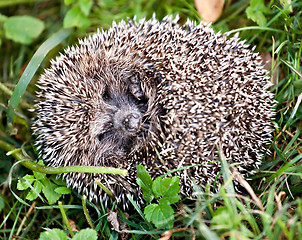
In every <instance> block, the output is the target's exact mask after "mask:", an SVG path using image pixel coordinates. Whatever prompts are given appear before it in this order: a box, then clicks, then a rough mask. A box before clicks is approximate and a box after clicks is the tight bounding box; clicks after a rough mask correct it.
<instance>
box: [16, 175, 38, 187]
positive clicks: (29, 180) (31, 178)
mask: <svg viewBox="0 0 302 240" xmlns="http://www.w3.org/2000/svg"><path fill="white" fill-rule="evenodd" d="M23 179H24V180H25V181H22V180H21V179H19V180H18V183H17V189H18V190H25V189H27V188H29V186H28V184H30V185H31V184H32V183H33V182H34V180H35V177H34V176H33V175H28V174H27V175H25V176H24V177H23ZM26 181H27V183H26Z"/></svg>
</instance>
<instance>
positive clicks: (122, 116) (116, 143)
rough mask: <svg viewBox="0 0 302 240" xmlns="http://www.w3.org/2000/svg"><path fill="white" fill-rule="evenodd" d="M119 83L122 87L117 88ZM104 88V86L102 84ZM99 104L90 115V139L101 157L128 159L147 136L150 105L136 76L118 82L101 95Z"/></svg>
mask: <svg viewBox="0 0 302 240" xmlns="http://www.w3.org/2000/svg"><path fill="white" fill-rule="evenodd" d="M116 79H121V80H122V83H121V82H120V81H119V83H120V86H122V87H117V86H115V84H114V83H115V82H117V80H116ZM103 86H104V84H103ZM98 95H99V97H98V102H97V103H94V104H93V105H94V106H95V108H93V109H92V110H91V111H92V112H93V114H94V117H93V119H94V120H93V121H91V126H90V130H91V135H92V138H93V141H94V143H95V145H96V149H97V152H98V154H97V155H98V157H101V158H108V157H110V158H112V157H115V158H117V157H126V156H127V155H128V154H129V153H131V152H132V151H134V150H135V149H137V146H139V145H140V144H139V142H141V141H142V139H143V136H144V127H143V125H142V124H143V118H144V113H145V112H146V110H147V107H148V101H147V99H146V97H145V96H144V94H143V91H142V90H141V86H140V82H139V79H138V77H136V76H134V75H130V77H129V76H126V77H125V76H123V77H120V76H119V77H118V78H115V80H114V82H112V84H107V85H105V87H103V88H102V90H101V92H99V93H98Z"/></svg>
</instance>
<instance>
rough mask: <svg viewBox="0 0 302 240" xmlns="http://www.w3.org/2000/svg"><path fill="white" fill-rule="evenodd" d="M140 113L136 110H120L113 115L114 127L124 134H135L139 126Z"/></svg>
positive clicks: (138, 130)
mask: <svg viewBox="0 0 302 240" xmlns="http://www.w3.org/2000/svg"><path fill="white" fill-rule="evenodd" d="M141 122H142V121H141V115H140V113H139V112H137V111H136V110H134V109H133V110H128V111H123V110H120V111H118V112H116V113H115V116H114V128H115V129H117V130H119V131H122V132H123V134H125V135H131V136H134V135H137V134H138V133H139V132H140V128H141Z"/></svg>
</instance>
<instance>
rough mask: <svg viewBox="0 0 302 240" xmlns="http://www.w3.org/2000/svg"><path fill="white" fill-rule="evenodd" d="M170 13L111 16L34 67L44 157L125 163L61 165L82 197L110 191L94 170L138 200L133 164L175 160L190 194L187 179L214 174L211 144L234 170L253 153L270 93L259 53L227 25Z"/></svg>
mask: <svg viewBox="0 0 302 240" xmlns="http://www.w3.org/2000/svg"><path fill="white" fill-rule="evenodd" d="M177 22H178V18H175V19H173V18H172V17H171V16H168V17H166V18H164V19H163V20H162V21H160V22H159V21H158V20H156V19H155V17H153V18H152V19H150V20H148V21H147V20H145V19H142V20H140V21H138V22H137V21H136V20H135V19H134V20H128V21H121V22H120V23H118V24H116V23H113V25H112V27H111V28H110V29H109V30H108V31H98V32H97V33H95V34H93V35H92V36H89V37H87V38H85V39H83V40H80V41H79V45H78V46H73V47H69V48H67V49H66V50H65V52H64V54H61V55H60V56H59V57H57V58H56V60H55V61H52V63H51V67H50V68H49V69H47V70H46V71H45V73H44V74H43V75H42V76H41V77H40V80H39V88H40V92H39V93H38V97H39V100H38V102H37V103H36V105H35V112H36V114H37V117H36V120H35V122H34V124H33V128H34V134H35V135H36V136H37V141H36V144H37V148H38V151H39V154H40V157H42V158H43V160H44V161H45V162H46V163H47V165H49V166H54V167H60V166H75V165H82V166H108V167H115V168H125V169H127V170H128V172H129V174H128V176H120V175H109V174H92V173H65V174H62V177H63V178H64V179H66V182H67V185H68V186H72V187H73V188H76V189H77V190H78V192H79V193H80V194H85V195H87V196H88V197H89V199H90V200H92V199H95V200H97V201H104V202H105V204H106V203H109V202H110V201H111V199H110V197H109V196H108V195H107V194H106V193H105V192H104V191H103V190H102V189H101V188H100V187H99V186H98V185H97V184H96V183H95V180H96V179H99V180H100V181H101V183H102V184H103V185H105V186H106V187H107V188H108V189H110V190H111V191H112V193H113V194H114V195H115V197H116V200H117V202H118V204H120V205H121V206H123V208H124V209H127V208H128V201H127V197H126V195H127V194H128V193H130V194H131V195H132V196H133V198H134V199H135V200H136V201H137V202H138V203H139V202H141V194H140V190H138V189H139V188H138V186H137V184H136V169H137V166H138V165H139V164H143V165H144V166H145V167H146V168H147V170H148V171H149V173H150V174H151V176H152V177H156V176H159V175H162V174H165V173H166V172H168V171H171V170H174V169H179V168H181V169H182V170H179V171H175V172H174V173H173V174H172V175H175V176H178V177H179V178H180V185H181V194H182V195H184V196H186V195H189V194H191V193H192V186H193V183H194V184H197V185H200V186H201V187H204V186H205V185H206V184H208V183H210V184H213V183H214V181H215V178H216V177H217V175H218V174H219V172H220V169H221V168H220V162H219V157H218V150H217V145H218V144H220V145H221V150H222V151H223V155H224V156H225V158H226V160H227V162H228V163H236V164H237V168H238V170H239V172H240V173H241V174H243V175H246V174H247V173H249V172H250V171H251V170H252V169H255V168H257V167H258V166H259V164H260V163H261V158H262V156H263V153H264V152H265V151H266V145H267V144H268V143H269V142H270V140H271V134H272V130H273V126H272V123H271V120H272V117H273V115H274V113H273V111H272V104H273V102H274V100H273V95H272V93H270V92H269V91H268V90H267V89H268V88H269V87H270V85H271V84H270V83H269V81H268V80H269V77H268V76H267V74H268V73H267V71H266V70H265V69H264V68H263V64H262V63H261V61H260V57H259V55H258V53H253V52H252V51H251V50H249V49H248V45H246V44H244V42H243V41H240V40H239V39H238V36H236V35H235V36H234V37H231V38H228V34H221V33H214V31H213V30H212V28H211V27H210V26H208V25H202V24H201V25H196V24H195V23H193V22H191V21H187V22H186V23H185V24H184V25H182V26H181V25H179V24H178V23H177ZM191 165H193V166H192V167H188V168H184V167H185V166H191ZM194 165H195V166H194ZM217 181H218V185H219V181H220V182H221V179H220V178H218V180H217Z"/></svg>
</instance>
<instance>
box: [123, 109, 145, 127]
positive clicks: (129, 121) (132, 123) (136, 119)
mask: <svg viewBox="0 0 302 240" xmlns="http://www.w3.org/2000/svg"><path fill="white" fill-rule="evenodd" d="M140 122H141V121H140V116H139V115H138V114H137V113H130V114H129V115H128V116H126V118H125V120H124V121H123V124H124V127H125V129H126V130H127V131H129V132H137V131H138V130H139V128H140V124H141V123H140Z"/></svg>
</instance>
